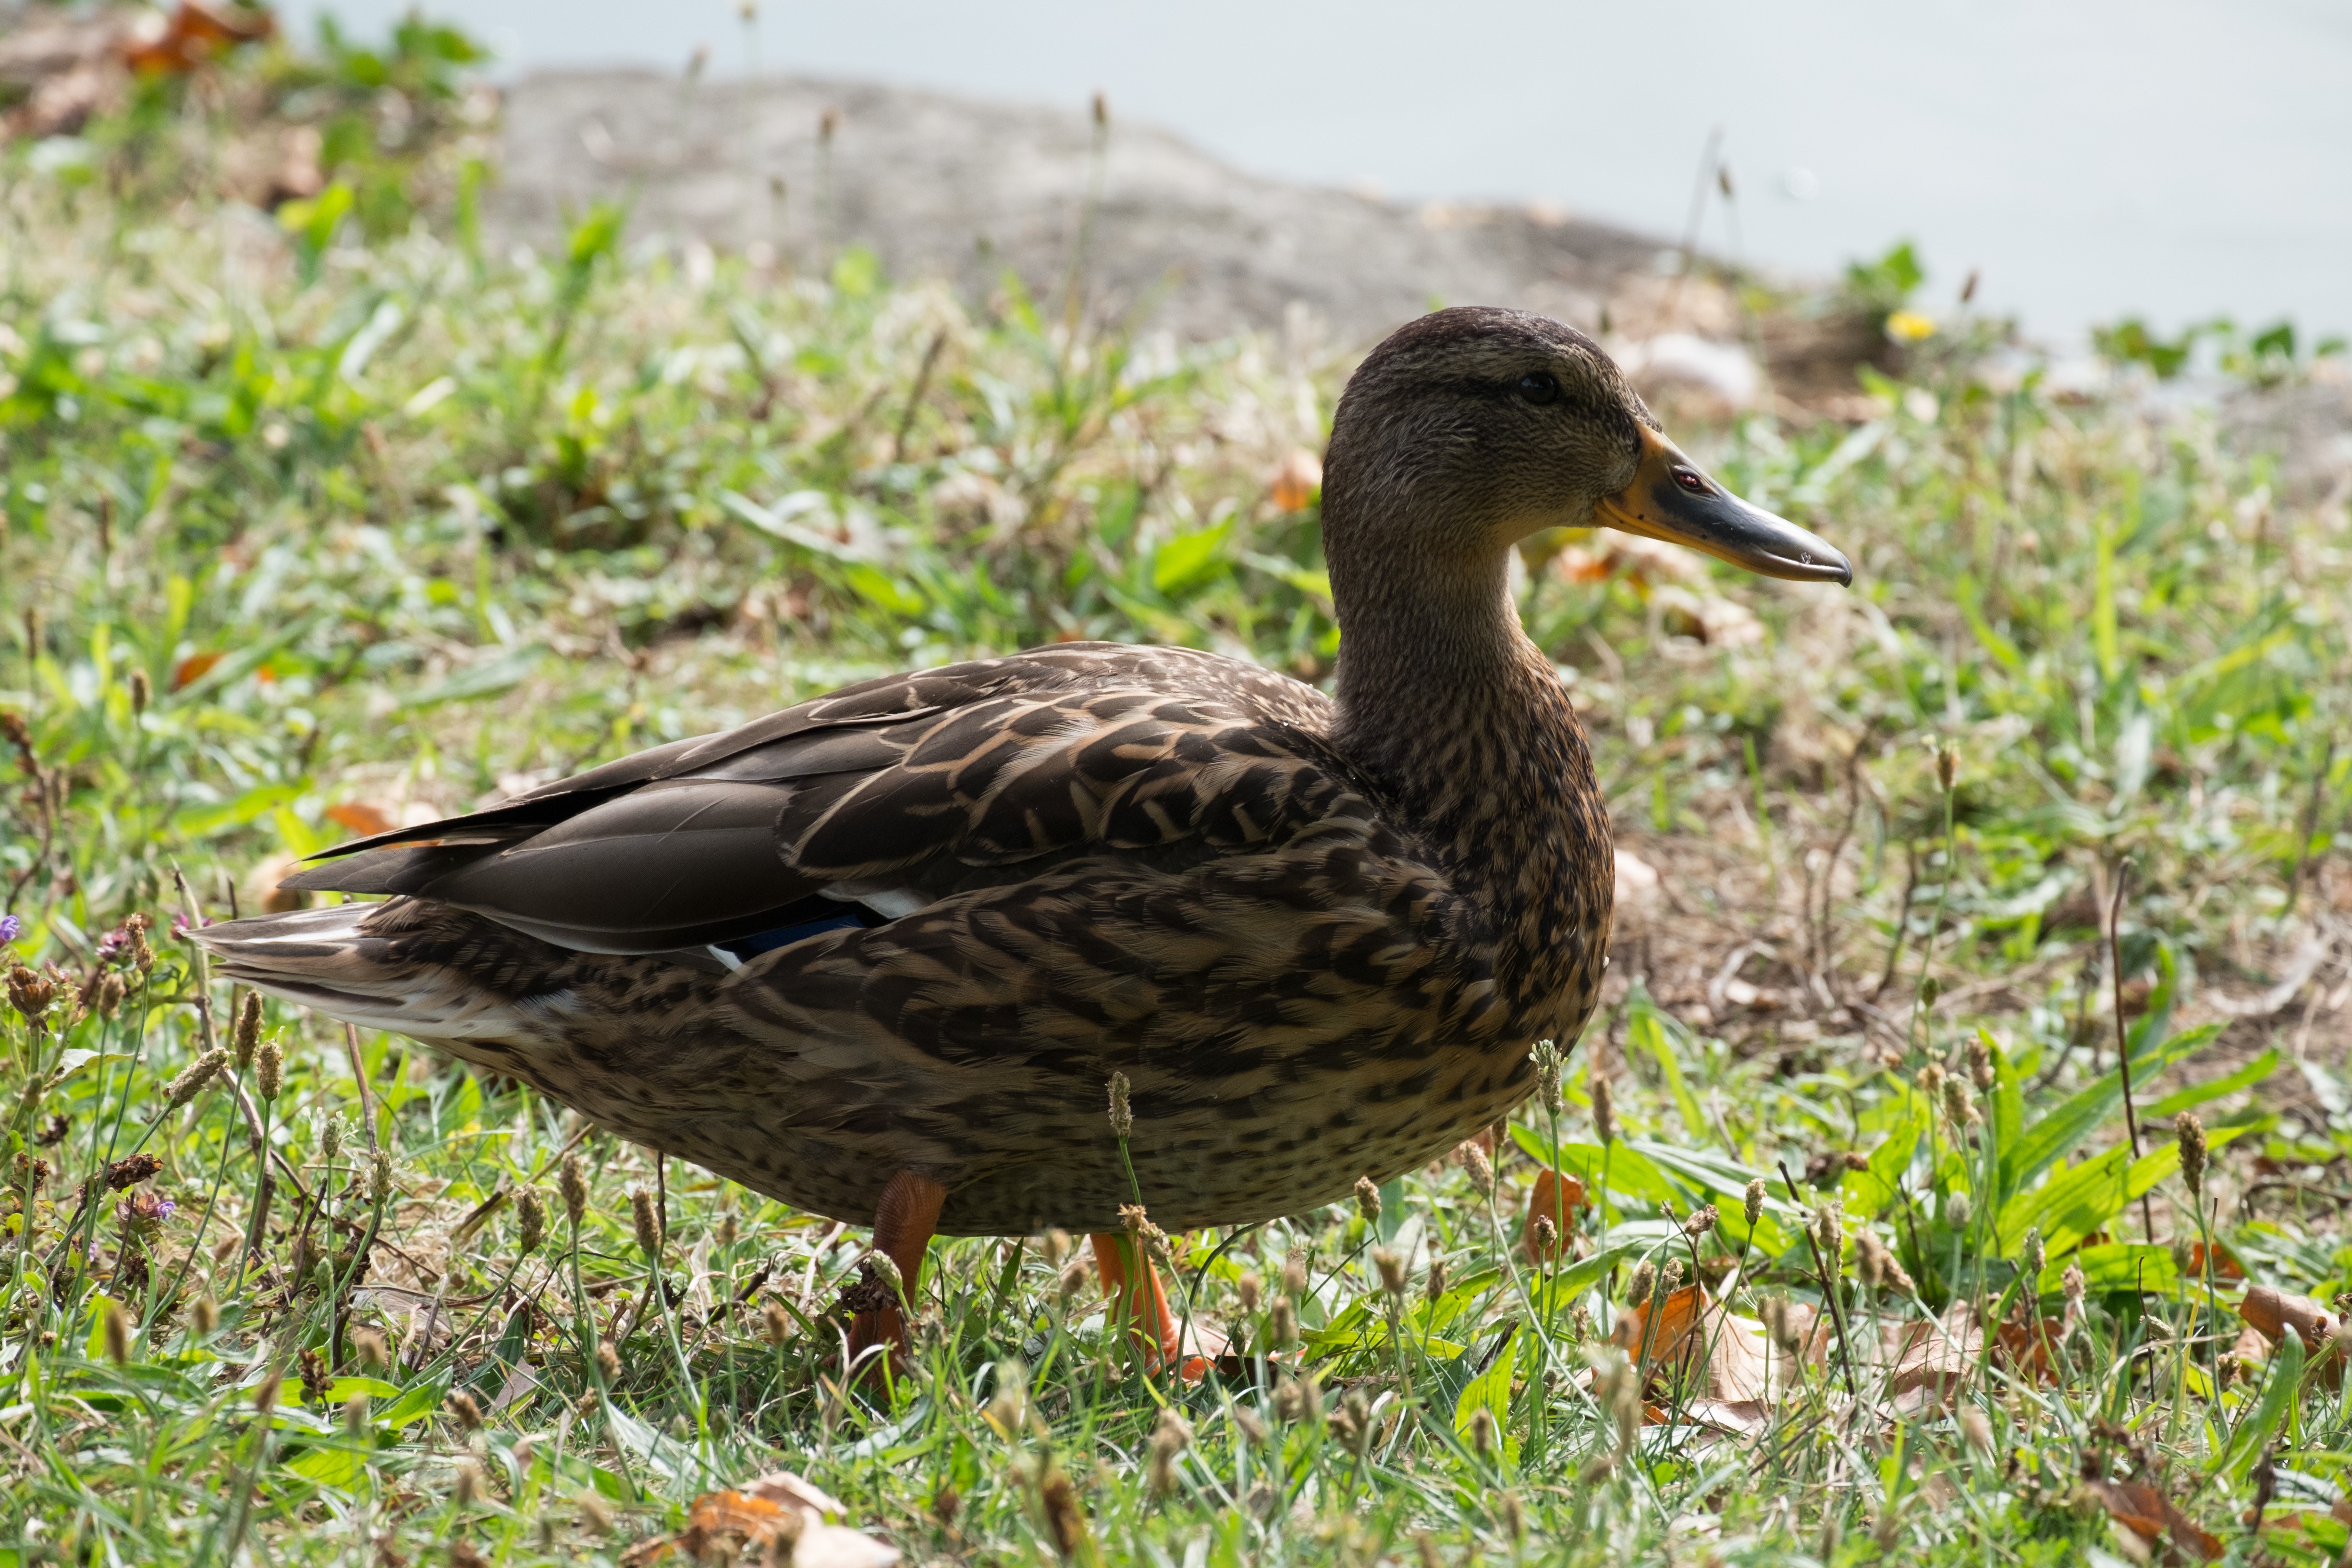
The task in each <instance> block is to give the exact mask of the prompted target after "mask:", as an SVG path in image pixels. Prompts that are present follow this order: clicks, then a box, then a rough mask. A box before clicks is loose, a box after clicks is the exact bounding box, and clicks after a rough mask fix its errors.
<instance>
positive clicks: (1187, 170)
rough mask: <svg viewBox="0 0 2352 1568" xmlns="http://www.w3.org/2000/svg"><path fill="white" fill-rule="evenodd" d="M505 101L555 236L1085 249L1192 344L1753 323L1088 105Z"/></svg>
mask: <svg viewBox="0 0 2352 1568" xmlns="http://www.w3.org/2000/svg"><path fill="white" fill-rule="evenodd" d="M505 109H506V138H507V140H506V156H505V163H504V169H503V174H502V180H501V184H500V187H499V195H498V197H497V202H496V206H495V209H494V213H493V218H494V221H496V222H497V223H499V225H500V226H502V228H503V229H504V231H505V232H507V233H509V234H510V235H513V236H517V237H528V238H530V239H532V240H534V241H537V242H541V243H544V242H545V241H546V240H548V239H550V238H551V237H553V236H554V235H555V234H556V233H557V232H558V228H559V226H560V224H561V222H562V214H563V212H564V211H565V210H567V209H577V208H579V207H581V206H583V205H585V204H586V203H587V202H588V201H590V200H591V199H593V198H598V197H605V198H617V199H623V200H626V201H628V202H630V203H631V204H632V205H633V206H634V209H635V218H634V223H633V227H634V229H635V232H636V233H637V234H638V235H640V236H646V235H652V236H659V237H671V238H675V239H681V240H682V239H686V238H699V239H701V240H703V241H705V242H707V243H709V244H710V245H712V246H715V247H738V248H748V247H752V246H758V245H765V246H769V247H773V248H774V249H775V250H776V251H777V252H778V253H779V254H781V255H782V256H785V257H788V258H792V259H793V260H794V261H796V262H798V263H802V264H806V263H807V262H809V261H811V260H815V259H821V258H823V257H824V255H826V254H827V253H829V252H831V251H833V250H835V249H836V248H837V247H841V246H843V245H846V244H849V243H852V242H855V243H857V244H862V245H866V246H868V247H872V248H873V249H874V251H875V252H876V253H877V255H878V256H879V257H880V258H881V260H882V263H883V265H884V267H885V268H886V269H887V271H889V272H890V273H891V274H892V275H893V276H897V277H921V276H942V277H946V278H949V279H953V280H954V281H955V282H956V283H957V285H958V286H959V287H960V288H961V289H963V290H964V291H965V292H966V293H968V294H974V295H977V294H981V293H984V292H985V291H986V290H987V289H990V288H991V287H992V286H993V285H994V284H995V283H996V281H997V280H998V279H999V278H1000V277H1001V275H1002V273H1003V269H1004V268H1008V267H1010V268H1013V269H1014V270H1015V271H1017V272H1018V273H1019V274H1020V276H1021V277H1022V278H1023V279H1025V280H1026V281H1027V283H1028V285H1029V287H1030V288H1031V289H1032V290H1033V291H1034V292H1035V293H1036V294H1038V295H1039V296H1040V297H1042V298H1046V299H1058V298H1059V297H1060V294H1061V290H1062V289H1064V287H1065V283H1066V279H1068V278H1069V277H1070V275H1071V271H1072V266H1073V260H1074V258H1076V257H1077V256H1079V255H1080V253H1081V246H1083V257H1084V264H1083V267H1082V268H1080V276H1081V278H1082V284H1081V287H1082V288H1083V289H1084V291H1085V296H1086V300H1087V305H1088V307H1089V308H1090V309H1092V310H1097V311H1104V312H1110V313H1125V312H1129V311H1132V312H1135V313H1137V314H1138V315H1139V316H1140V317H1141V319H1142V320H1143V321H1146V322H1148V323H1150V324H1152V325H1158V326H1166V327H1169V328H1172V329H1173V330H1174V331H1177V332H1178V333H1180V334H1181V335H1183V336H1187V337H1192V338H1213V337H1217V336H1221V335H1223V334H1225V333H1228V332H1231V331H1233V330H1234V328H1235V327H1236V326H1256V327H1262V328H1279V327H1282V326H1283V325H1284V324H1285V323H1286V318H1287V317H1288V315H1289V313H1290V312H1291V310H1293V308H1294V307H1297V306H1303V307H1305V308H1306V310H1308V311H1311V312H1312V313H1313V314H1314V316H1315V317H1317V318H1319V319H1320V321H1322V322H1323V323H1325V324H1326V326H1327V327H1328V330H1329V331H1331V332H1333V333H1334V334H1336V335H1337V336H1338V337H1339V339H1341V340H1342V341H1347V342H1370V341H1372V340H1374V339H1376V338H1378V337H1379V336H1380V335H1381V334H1382V333H1384V332H1386V331H1388V330H1389V329H1390V328H1391V327H1393V326H1394V325H1395V324H1396V323H1397V322H1398V321H1402V320H1404V319H1406V318H1408V317H1410V316H1412V315H1415V314H1418V313H1419V312H1421V311H1423V310H1427V309H1428V308H1429V307H1430V306H1431V304H1432V303H1433V302H1439V303H1449V302H1450V303H1467V302H1472V301H1475V302H1478V303H1484V304H1509V305H1517V306H1521V307H1524V308H1526V309H1528V310H1541V311H1544V312H1545V313H1547V314H1549V315H1554V316H1558V317H1560V318H1562V319H1564V320H1566V321H1570V322H1573V323H1576V324H1578V325H1581V326H1584V327H1586V328H1587V329H1596V328H1599V327H1600V326H1601V325H1602V321H1603V313H1604V310H1605V311H1607V312H1608V314H1609V316H1610V318H1611V320H1610V325H1611V326H1612V327H1613V328H1614V329H1615V330H1616V331H1628V330H1635V331H1638V330H1640V328H1641V327H1642V326H1643V325H1645V324H1646V325H1648V326H1649V327H1651V328H1652V329H1653V330H1655V329H1657V328H1661V327H1664V325H1665V324H1666V323H1667V321H1668V320H1669V319H1671V320H1673V321H1676V322H1678V323H1680V324H1683V325H1685V327H1687V328H1690V329H1693V330H1696V331H1701V332H1703V333H1705V334H1706V335H1709V336H1716V335H1720V329H1721V328H1723V327H1726V326H1731V325H1734V322H1733V321H1731V319H1730V318H1731V317H1732V315H1733V314H1734V312H1733V310H1732V307H1731V305H1730V302H1729V300H1728V299H1727V297H1724V296H1723V294H1722V290H1721V289H1718V288H1717V287H1716V286H1715V285H1713V284H1712V283H1706V282H1702V281H1700V280H1698V279H1691V280H1690V282H1689V284H1688V287H1687V288H1676V287H1675V282H1674V279H1671V278H1666V277H1663V276H1661V271H1662V268H1661V257H1662V254H1663V255H1664V257H1665V258H1666V259H1667V261H1668V262H1671V261H1672V260H1673V257H1672V252H1671V250H1670V249H1669V248H1667V247H1664V245H1663V243H1662V242H1661V241H1659V240H1657V239H1655V238H1652V237H1645V236H1642V235H1638V234H1634V233H1631V232H1629V231H1627V230H1624V229H1621V228H1616V227H1612V226H1609V225H1606V224H1601V223H1593V222H1589V221H1585V220H1581V219H1578V218H1573V217H1570V216H1566V215H1564V214H1559V213H1556V212H1549V211H1545V210H1542V209H1531V208H1519V207H1497V206H1468V205H1430V206H1423V207H1418V208H1409V207H1406V206H1403V205H1399V204H1396V203H1392V202H1387V201H1382V200H1379V199H1377V198H1373V197H1369V196H1364V195H1354V194H1350V193H1348V192H1344V191H1336V190H1328V189H1318V188H1315V187H1310V186H1303V185H1297V184H1287V183H1285V182H1282V181H1277V180H1272V179H1265V178H1261V177H1258V176H1255V175H1252V174H1244V173H1242V172H1240V171H1238V170H1235V169H1233V168H1231V167H1228V166H1227V165H1225V164H1223V163H1220V162H1218V161H1217V160H1216V159H1214V158H1213V157H1211V156H1209V155H1208V154H1207V153H1203V152H1202V151H1201V150H1200V149H1198V148H1196V147H1193V146H1192V145H1191V144H1190V143H1188V142H1184V141H1183V140H1181V138H1179V137H1177V136H1175V135H1172V134H1171V133H1169V132H1164V131H1160V130H1158V129H1155V128H1153V127H1151V126H1149V125H1141V124H1134V123H1129V122H1128V121H1120V120H1117V119H1113V120H1111V121H1110V122H1109V123H1108V126H1106V127H1102V128H1100V129H1099V130H1098V128H1097V124H1096V123H1095V122H1094V121H1091V120H1090V118H1089V117H1088V115H1087V114H1086V113H1085V112H1084V111H1083V110H1076V111H1071V110H1055V109H1046V108H1036V107H1024V106H1017V105H1009V104H994V103H982V102H975V101H972V100H965V99H960V98H954V97H950V96H948V95H945V94H941V93H933V92H924V91H917V90H913V89H905V88H894V87H884V86H879V85H877V84H874V83H868V82H850V81H826V80H814V79H799V78H790V79H772V80H768V81H763V82H761V83H759V84H757V85H756V86H751V85H747V84H742V83H733V82H728V83H718V82H695V81H689V80H685V79H680V78H678V77H676V76H665V75H659V74H656V73H654V72H651V71H641V70H637V71H632V70H613V71H562V72H549V73H543V74H541V75H536V76H531V77H527V78H525V79H523V80H522V81H521V82H520V83H519V84H518V85H516V86H515V87H513V88H512V89H509V92H508V94H507V99H506V105H505ZM1090 190H1093V191H1097V192H1098V195H1097V196H1096V198H1095V200H1094V201H1093V202H1092V203H1091V216H1089V206H1090V204H1089V200H1088V193H1089V191H1090ZM1717 317H1719V318H1724V319H1723V320H1721V321H1714V320H1710V319H1709V318H1717ZM1710 329H1714V330H1712V331H1711V330H1710ZM1644 335H1646V334H1644Z"/></svg>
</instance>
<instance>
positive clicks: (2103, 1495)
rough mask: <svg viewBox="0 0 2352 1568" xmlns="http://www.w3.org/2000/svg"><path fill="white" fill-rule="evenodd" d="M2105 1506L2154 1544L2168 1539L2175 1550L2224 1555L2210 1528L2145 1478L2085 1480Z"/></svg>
mask: <svg viewBox="0 0 2352 1568" xmlns="http://www.w3.org/2000/svg"><path fill="white" fill-rule="evenodd" d="M2083 1484H2084V1486H2085V1487H2087V1488H2088V1489H2090V1491H2091V1492H2092V1494H2093V1495H2094V1496H2095V1497H2096V1498H2097V1499H2098V1500H2099V1501H2100V1502H2101V1503H2102V1504H2103V1505H2104V1506H2105V1509H2106V1510H2107V1517H2108V1518H2110V1519H2112V1520H2114V1521H2116V1523H2117V1524H2120V1525H2122V1526H2123V1527H2124V1528H2125V1529H2126V1530H2128V1531H2131V1532H2132V1533H2133V1534H2134V1535H2137V1536H2138V1537H2139V1538H2140V1539H2141V1540H2142V1541H2144V1542H2147V1543H2148V1544H2149V1545H2151V1546H2153V1545H2155V1544H2157V1543H2158V1542H2168V1543H2169V1544H2170V1545H2171V1546H2172V1547H2173V1548H2174V1549H2175V1550H2177V1551H2179V1552H2184V1553H2187V1554H2189V1555H2192V1556H2194V1557H2196V1558H2198V1559H2199V1560H2200V1561H2202V1562H2206V1563H2211V1562H2213V1561H2215V1560H2216V1559H2218V1558H2219V1557H2220V1556H2221V1541H2220V1540H2219V1539H2218V1538H2216V1537H2215V1536H2214V1535H2213V1534H2212V1533H2211V1532H2210V1531H2207V1530H2206V1529H2205V1528H2204V1527H2203V1526H2201V1525H2200V1524H2199V1523H2198V1522H2197V1521H2195V1520H2193V1519H2191V1518H2189V1516H2188V1515H2187V1514H2185V1513H2183V1512H2181V1511H2180V1510H2179V1508H2177V1507H2175V1506H2174V1504H2173V1501H2172V1500H2171V1499H2170V1498H2168V1497H2166V1496H2165V1495H2164V1494H2163V1493H2162V1492H2160V1491H2158V1490H2157V1489H2155V1488H2154V1487H2152V1486H2149V1485H2148V1484H2147V1482H2145V1481H2085V1482H2084V1483H2083Z"/></svg>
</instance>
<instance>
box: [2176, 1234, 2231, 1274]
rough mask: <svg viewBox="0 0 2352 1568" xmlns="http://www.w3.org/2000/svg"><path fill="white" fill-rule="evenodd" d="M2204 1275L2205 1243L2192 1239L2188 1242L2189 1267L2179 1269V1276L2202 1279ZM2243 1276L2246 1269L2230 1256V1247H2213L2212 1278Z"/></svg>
mask: <svg viewBox="0 0 2352 1568" xmlns="http://www.w3.org/2000/svg"><path fill="white" fill-rule="evenodd" d="M2204 1277H2205V1244H2204V1243H2203V1242H2201V1241H2192V1242H2190V1243H2189V1267H2188V1268H2185V1269H2183V1270H2182V1271H2181V1278H2182V1279H2203V1278H2204ZM2245 1277H2246V1270H2245V1268H2244V1266H2243V1265H2242V1264H2241V1263H2239V1261H2238V1260H2237V1259H2236V1258H2232V1257H2231V1256H2230V1249H2229V1248H2228V1247H2215V1248H2214V1249H2213V1278H2214V1279H2244V1278H2245Z"/></svg>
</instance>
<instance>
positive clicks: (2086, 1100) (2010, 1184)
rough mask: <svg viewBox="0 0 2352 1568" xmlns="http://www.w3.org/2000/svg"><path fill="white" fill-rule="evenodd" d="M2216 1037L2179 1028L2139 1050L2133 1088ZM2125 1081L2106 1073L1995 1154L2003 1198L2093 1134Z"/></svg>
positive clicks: (2203, 1028)
mask: <svg viewBox="0 0 2352 1568" xmlns="http://www.w3.org/2000/svg"><path fill="white" fill-rule="evenodd" d="M2219 1033H2221V1026H2219V1025H2217V1024H2203V1025H2200V1026H2198V1027H2196V1028H2194V1029H2184V1030H2182V1031H2181V1032H2180V1033H2179V1034H2177V1035H2175V1036H2173V1037H2171V1038H2170V1039H2168V1040H2166V1041H2165V1042H2164V1043H2163V1044H2162V1045H2159V1046H2157V1047H2154V1048H2152V1049H2149V1050H2144V1051H2141V1052H2139V1053H2137V1055H2135V1056H2134V1057H2133V1058H2132V1064H2131V1070H2132V1085H2133V1088H2134V1089H2135V1090H2137V1089H2138V1088H2139V1087H2140V1086H2141V1085H2143V1084H2147V1083H2152V1082H2154V1081H2155V1080H2156V1077H2157V1075H2158V1073H2161V1072H2163V1071H2164V1070H2165V1069H2166V1068H2169V1067H2171V1066H2172V1065H2173V1064H2174V1063H2176V1062H2179V1061H2180V1060H2182V1059H2183V1058H2186V1057H2188V1056H2189V1055H2190V1054H2191V1053H2192V1052H2194V1051H2195V1050H2196V1049H2197V1048H2198V1047H2200V1046H2202V1045H2204V1044H2205V1043H2206V1042H2207V1041H2208V1040H2210V1039H2211V1038H2212V1037H2214V1036H2215V1035H2217V1034H2219ZM2123 1100H2124V1080H2123V1074H2122V1073H2121V1072H2120V1071H2116V1072H2111V1073H2109V1074H2107V1075H2106V1076H2105V1078H2102V1079H2099V1080H2098V1081H2097V1082H2096V1083H2094V1084H2092V1085H2091V1086H2089V1087H2088V1088H2086V1089H2083V1090H2081V1091H2080V1092H2078V1093H2076V1094H2075V1095H2074V1096H2073V1097H2072V1098H2070V1099H2068V1100H2065V1101H2063V1103H2061V1104H2060V1105H2059V1106H2057V1108H2056V1109H2054V1110H2052V1111H2051V1112H2050V1114H2049V1115H2047V1116H2044V1117H2043V1118H2042V1120H2041V1121H2037V1122H2035V1123H2034V1124H2033V1125H2032V1127H2030V1128H2028V1129H2026V1131H2025V1132H2024V1134H2023V1136H2021V1137H2020V1138H2019V1139H2018V1140H2017V1141H2016V1142H2014V1143H2011V1144H2006V1145H2004V1146H2003V1147H2002V1149H2001V1152H2000V1186H2001V1191H2002V1192H2003V1193H2004V1194H2011V1193H2017V1192H2021V1191H2022V1190H2023V1189H2024V1187H2025V1186H2026V1184H2028V1183H2030V1182H2032V1180H2033V1178H2034V1177H2036V1176H2038V1175H2040V1174H2041V1173H2042V1172H2044V1171H2046V1170H2048V1169H2049V1168H2050V1167H2051V1166H2052V1165H2053V1164H2055V1163H2058V1162H2059V1161H2060V1160H2062V1159H2063V1158H2064V1157H2065V1156H2066V1155H2068V1154H2070V1153H2072V1152H2074V1150H2075V1149H2076V1148H2078V1147H2080V1146H2081V1144H2082V1142H2083V1140H2084V1139H2085V1138H2088V1137H2089V1136H2090V1135H2091V1134H2092V1133H2094V1132H2095V1131H2098V1130H2099V1128H2100V1126H2101V1125H2102V1124H2103V1123H2105V1121H2106V1120H2107V1118H2108V1117H2110V1116H2112V1115H2114V1114H2115V1112H2116V1108H2117V1107H2119V1106H2121V1105H2122V1104H2123Z"/></svg>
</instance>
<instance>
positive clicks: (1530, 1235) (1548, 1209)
mask: <svg viewBox="0 0 2352 1568" xmlns="http://www.w3.org/2000/svg"><path fill="white" fill-rule="evenodd" d="M1583 1206H1584V1184H1583V1183H1582V1182H1580V1181H1578V1180H1577V1179H1576V1178H1575V1177H1574V1176H1563V1175H1561V1174H1559V1173H1558V1172H1556V1171H1543V1172H1540V1173H1538V1174H1537V1176H1536V1184H1535V1186H1534V1187H1533V1188H1532V1189H1530V1190H1529V1192H1528V1217H1527V1218H1526V1220H1525V1221H1523V1222H1522V1223H1521V1225H1520V1226H1519V1246H1520V1247H1521V1248H1523V1249H1524V1250H1525V1251H1526V1253H1527V1255H1528V1260H1529V1261H1530V1262H1535V1263H1541V1262H1544V1261H1545V1260H1546V1259H1548V1258H1562V1257H1565V1256H1567V1253H1568V1231H1569V1226H1570V1223H1571V1222H1572V1221H1573V1220H1574V1219H1575V1217H1576V1211H1577V1210H1579V1209H1580V1208H1582V1207H1583ZM1545 1215H1550V1216H1551V1226H1552V1233H1551V1245H1550V1246H1549V1247H1545V1246H1544V1245H1543V1243H1542V1242H1541V1241H1539V1240H1538V1239H1537V1237H1536V1221H1537V1220H1538V1219H1541V1218H1543V1217H1544V1216H1545Z"/></svg>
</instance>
